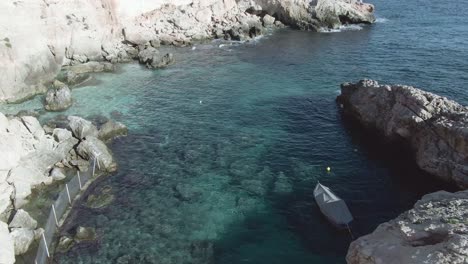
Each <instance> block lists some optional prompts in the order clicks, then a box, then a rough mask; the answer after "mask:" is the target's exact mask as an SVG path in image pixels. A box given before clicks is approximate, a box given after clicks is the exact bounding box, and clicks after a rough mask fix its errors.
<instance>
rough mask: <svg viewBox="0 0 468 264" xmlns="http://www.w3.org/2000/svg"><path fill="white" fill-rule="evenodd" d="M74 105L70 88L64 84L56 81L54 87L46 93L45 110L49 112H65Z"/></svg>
mask: <svg viewBox="0 0 468 264" xmlns="http://www.w3.org/2000/svg"><path fill="white" fill-rule="evenodd" d="M72 104H73V100H72V95H71V91H70V88H68V86H66V85H65V84H63V83H62V82H59V81H55V82H54V87H53V88H51V89H49V90H48V91H47V93H46V96H45V102H44V108H45V109H46V110H48V111H63V110H66V109H68V108H70V106H72Z"/></svg>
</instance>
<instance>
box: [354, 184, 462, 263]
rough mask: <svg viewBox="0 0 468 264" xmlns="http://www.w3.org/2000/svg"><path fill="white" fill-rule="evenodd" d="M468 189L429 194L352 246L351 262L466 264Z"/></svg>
mask: <svg viewBox="0 0 468 264" xmlns="http://www.w3.org/2000/svg"><path fill="white" fill-rule="evenodd" d="M467 218H468V191H462V192H458V193H448V192H444V191H440V192H436V193H432V194H428V195H425V196H424V197H423V198H422V199H421V200H420V201H418V202H417V203H416V204H415V205H414V208H413V209H411V210H409V211H407V212H405V213H403V214H401V215H400V216H398V217H397V218H396V219H394V220H391V221H389V222H387V223H383V224H381V225H379V226H378V227H377V229H376V230H375V231H374V232H373V233H371V234H369V235H366V236H363V237H361V238H359V239H357V240H356V241H354V242H353V243H351V246H350V248H349V251H348V254H347V256H346V260H347V261H348V263H349V264H377V263H385V264H400V263H406V264H419V263H438V264H454V263H458V264H465V263H466V261H467V260H468V222H467V221H466V219H467Z"/></svg>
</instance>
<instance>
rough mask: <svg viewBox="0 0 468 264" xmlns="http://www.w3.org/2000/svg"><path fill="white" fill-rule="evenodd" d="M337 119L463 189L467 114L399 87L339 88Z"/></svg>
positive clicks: (467, 171)
mask: <svg viewBox="0 0 468 264" xmlns="http://www.w3.org/2000/svg"><path fill="white" fill-rule="evenodd" d="M338 101H339V102H340V103H341V104H342V105H343V113H344V114H345V115H346V116H351V117H353V118H354V119H357V120H358V121H359V122H361V123H362V124H364V125H365V126H367V127H372V128H376V129H377V130H378V131H380V132H381V133H382V134H383V136H385V137H386V138H387V139H389V140H396V141H402V142H403V144H408V145H409V146H410V147H411V149H412V150H413V151H414V156H415V158H416V162H417V164H418V166H419V167H420V168H421V169H423V170H425V171H427V172H429V173H431V174H433V175H435V176H437V177H439V178H441V179H443V180H446V181H450V182H454V183H456V184H457V185H458V186H460V187H461V188H468V142H467V139H468V130H467V129H466V128H467V127H468V108H467V107H464V106H462V105H460V104H458V103H456V102H454V101H451V100H449V99H447V98H445V97H441V96H438V95H435V94H433V93H429V92H425V91H422V90H420V89H417V88H414V87H411V86H404V85H394V86H390V85H379V84H378V83H377V82H376V81H372V80H363V81H360V82H358V83H356V84H349V83H346V84H343V85H342V87H341V95H340V96H339V97H338Z"/></svg>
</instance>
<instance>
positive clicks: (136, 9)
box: [0, 0, 374, 102]
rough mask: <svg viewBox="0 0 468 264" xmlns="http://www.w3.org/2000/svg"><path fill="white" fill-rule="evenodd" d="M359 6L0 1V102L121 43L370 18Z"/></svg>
mask: <svg viewBox="0 0 468 264" xmlns="http://www.w3.org/2000/svg"><path fill="white" fill-rule="evenodd" d="M316 6H317V7H320V9H319V10H318V11H320V12H316V10H315V9H316ZM362 7H363V4H361V3H358V2H355V1H354V0H352V1H351V0H318V1H316V0H314V1H309V0H222V1H219V0H175V1H174V0H152V1H150V0H146V1H132V0H22V1H13V0H7V1H0V71H1V72H2V75H1V76H0V102H15V101H19V100H24V99H27V98H29V97H31V96H34V95H35V94H38V93H44V92H46V91H47V88H46V86H47V85H48V84H49V83H50V82H51V81H52V80H53V79H54V78H55V76H56V75H57V73H58V71H59V70H60V68H61V66H63V65H70V64H78V63H85V62H88V61H93V60H98V61H99V60H108V61H112V62H118V61H119V58H122V57H123V55H125V50H126V47H125V44H131V45H138V44H142V43H146V42H148V41H150V40H154V39H159V40H161V42H162V43H163V44H177V43H183V44H184V43H187V42H189V41H191V40H193V39H202V38H212V37H223V36H225V35H226V34H225V33H226V32H227V31H229V29H230V28H232V27H236V28H241V29H244V28H246V29H247V31H248V30H249V29H250V28H251V27H252V26H255V25H258V24H261V23H262V21H261V20H260V19H261V17H263V16H264V15H265V14H269V15H272V16H274V17H275V18H276V19H277V20H278V21H281V22H283V23H284V24H286V25H291V26H294V27H298V28H302V29H312V30H314V29H315V30H317V29H318V28H320V27H336V26H337V24H341V23H359V22H364V23H371V22H373V21H374V17H373V14H372V11H373V8H362ZM346 10H349V12H347V11H346ZM348 14H350V16H349V17H348V18H347V15H348ZM337 18H338V21H339V22H337ZM339 18H341V20H340V19H339ZM124 39H125V40H127V41H128V42H125V41H124ZM122 54H123V55H122Z"/></svg>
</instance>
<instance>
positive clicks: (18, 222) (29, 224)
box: [8, 209, 37, 229]
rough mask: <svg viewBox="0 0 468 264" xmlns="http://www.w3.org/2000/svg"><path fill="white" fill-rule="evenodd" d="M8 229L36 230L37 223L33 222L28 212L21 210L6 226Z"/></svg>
mask: <svg viewBox="0 0 468 264" xmlns="http://www.w3.org/2000/svg"><path fill="white" fill-rule="evenodd" d="M8 226H9V227H10V228H29V229H36V227H37V221H36V220H34V219H33V218H32V217H31V216H30V215H29V214H28V212H26V211H24V210H23V209H19V210H18V211H17V212H16V214H15V216H14V217H13V220H11V222H10V224H9V225H8Z"/></svg>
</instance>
